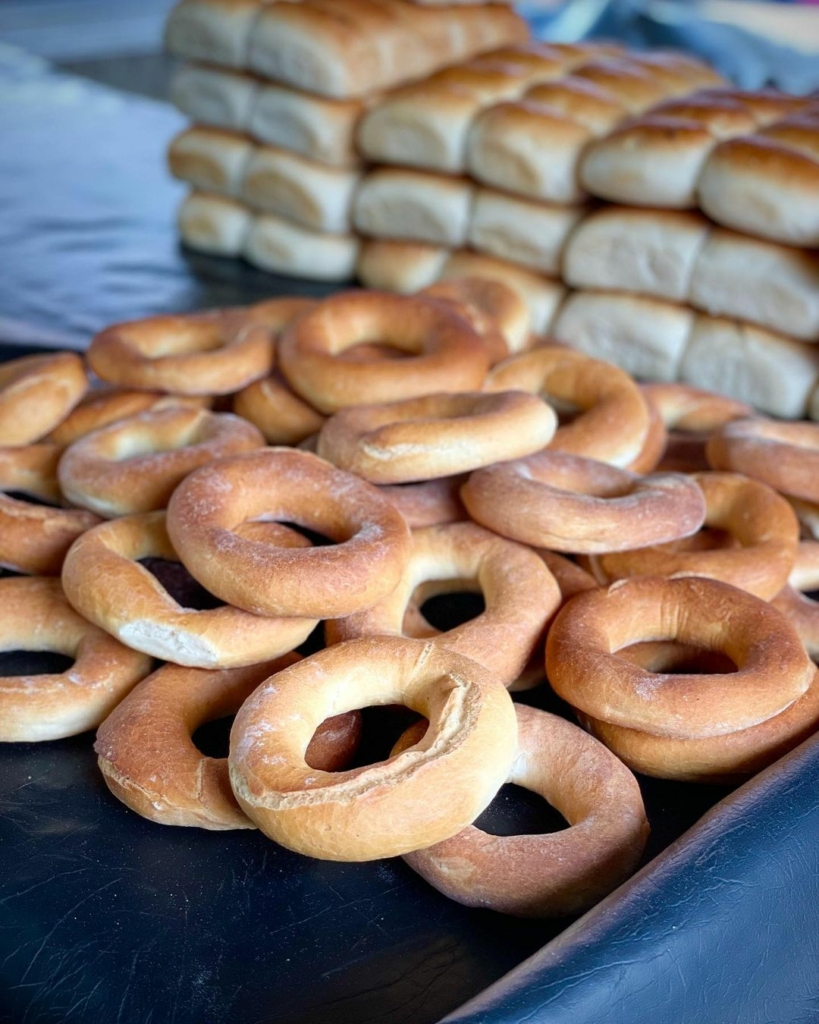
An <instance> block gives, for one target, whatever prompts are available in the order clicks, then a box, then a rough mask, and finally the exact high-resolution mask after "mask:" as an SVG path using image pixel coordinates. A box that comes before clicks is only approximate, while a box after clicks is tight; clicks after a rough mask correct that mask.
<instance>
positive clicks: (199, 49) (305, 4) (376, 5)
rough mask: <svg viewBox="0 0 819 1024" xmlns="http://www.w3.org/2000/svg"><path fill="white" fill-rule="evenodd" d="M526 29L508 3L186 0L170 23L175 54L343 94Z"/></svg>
mask: <svg viewBox="0 0 819 1024" xmlns="http://www.w3.org/2000/svg"><path fill="white" fill-rule="evenodd" d="M527 36H528V28H527V26H526V23H525V22H524V21H523V20H522V19H521V18H519V17H518V16H517V15H516V14H515V13H514V12H513V11H511V10H510V8H509V7H508V6H506V5H504V4H459V5H457V6H454V7H449V6H437V5H433V6H425V5H416V4H413V3H407V2H404V0H338V2H336V3H327V2H326V0H300V2H298V3H263V2H262V0H258V2H256V3H253V2H245V3H242V4H234V5H225V4H224V3H220V2H218V0H182V3H180V4H178V5H177V6H176V7H175V8H174V9H173V10H172V11H171V13H170V15H169V17H168V21H167V23H166V28H165V43H166V46H167V48H168V49H169V50H170V52H171V53H172V54H174V55H175V56H178V57H183V58H185V59H187V60H195V61H203V62H206V63H208V64H216V65H223V66H226V67H228V68H239V69H244V70H247V71H250V72H252V73H254V74H256V75H259V76H260V77H262V78H267V79H271V80H273V81H275V82H281V83H283V84H285V85H289V86H292V87H293V88H295V89H299V90H303V91H305V92H309V93H316V94H318V95H321V96H328V97H332V98H334V99H350V98H355V97H359V96H366V95H368V94H371V93H373V92H375V91H376V90H379V89H387V88H390V87H392V86H395V85H398V84H399V83H401V82H405V81H410V80H412V79H414V78H423V77H425V76H427V75H429V74H430V73H431V72H433V71H435V70H437V69H438V68H441V67H444V66H446V65H448V64H454V63H456V62H458V61H461V60H466V59H468V58H469V57H471V56H473V55H475V54H478V53H481V52H483V51H485V50H492V49H494V48H496V47H498V46H503V45H506V44H507V43H515V42H520V41H522V40H524V39H526V37H527Z"/></svg>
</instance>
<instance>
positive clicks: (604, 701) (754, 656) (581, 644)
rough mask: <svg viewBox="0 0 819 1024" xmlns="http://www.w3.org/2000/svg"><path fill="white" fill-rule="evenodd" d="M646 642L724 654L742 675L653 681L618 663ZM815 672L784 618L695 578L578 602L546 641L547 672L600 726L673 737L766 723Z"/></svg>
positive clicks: (653, 581)
mask: <svg viewBox="0 0 819 1024" xmlns="http://www.w3.org/2000/svg"><path fill="white" fill-rule="evenodd" d="M648 640H675V641H677V642H679V643H683V644H691V645H693V646H695V647H700V648H704V649H706V650H712V651H719V652H720V653H722V654H724V655H725V656H726V657H727V658H729V659H730V660H731V661H732V662H733V663H734V665H736V672H715V673H712V674H709V675H689V674H679V675H674V674H668V673H661V672H658V673H653V672H649V671H646V670H645V669H643V668H641V667H640V666H639V665H636V664H633V663H632V662H629V661H628V660H627V659H625V658H621V657H618V653H617V652H618V651H620V650H621V649H622V648H623V647H630V646H632V645H633V644H638V643H641V642H644V641H648ZM813 672H814V666H813V664H812V662H811V661H810V658H809V657H808V655H807V653H806V652H805V650H804V648H803V647H802V644H801V643H800V641H799V637H798V636H797V634H796V631H795V630H794V629H793V627H792V626H791V625H790V624H789V623H788V621H787V620H786V619H785V617H784V616H783V615H782V614H781V613H780V612H778V611H777V610H776V609H775V608H772V607H771V606H770V605H769V604H767V603H766V602H765V601H762V600H760V599H759V598H757V597H754V596H753V595H751V594H748V593H746V592H745V591H742V590H738V589H737V588H735V587H731V586H729V585H728V584H726V583H722V582H720V581H718V580H710V579H701V578H699V577H696V576H677V577H673V578H664V577H658V576H640V577H636V578H634V579H629V580H621V581H620V582H619V583H615V584H613V585H612V586H611V587H609V588H608V589H605V590H604V589H600V590H590V591H588V592H587V593H584V594H579V595H577V596H576V597H574V598H573V599H572V600H571V601H570V602H569V603H568V605H566V607H565V608H563V610H562V611H561V612H560V613H559V614H558V616H557V618H556V619H555V621H554V622H553V623H552V627H551V629H550V630H549V634H548V636H547V638H546V674H547V676H548V678H549V681H550V682H551V684H552V687H553V689H554V690H555V691H556V692H557V693H558V695H559V696H561V697H562V698H563V699H564V700H566V701H568V702H569V703H570V704H571V705H572V706H573V707H575V708H577V709H578V710H579V711H582V712H583V713H584V714H586V715H590V716H591V717H592V718H597V719H599V720H600V721H603V722H609V723H611V724H612V725H619V726H624V727H625V728H629V729H636V730H638V731H641V732H649V733H652V734H653V735H657V736H668V737H671V738H674V739H700V738H703V737H709V736H721V735H724V734H725V733H729V732H735V731H736V730H739V729H750V728H751V727H752V726H755V725H759V723H760V722H764V721H766V720H767V719H769V718H772V717H773V716H774V715H778V714H780V713H781V712H782V711H784V710H785V708H787V707H788V706H789V705H790V704H792V703H793V701H795V700H797V699H798V698H799V697H801V695H802V694H803V693H804V692H805V691H806V690H807V688H808V687H809V686H810V684H811V682H812V679H813Z"/></svg>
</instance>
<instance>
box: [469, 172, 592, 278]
mask: <svg viewBox="0 0 819 1024" xmlns="http://www.w3.org/2000/svg"><path fill="white" fill-rule="evenodd" d="M586 212H587V211H586V209H585V207H583V206H550V205H547V204H546V203H535V202H532V201H531V200H528V199H521V198H518V197H516V196H510V195H507V194H506V193H504V192H496V191H494V190H493V189H488V188H479V189H477V190H476V192H475V202H474V206H473V208H472V219H471V222H470V225H469V237H468V241H469V244H470V245H471V246H472V248H473V249H477V251H478V252H483V253H488V254H489V255H490V256H498V257H500V258H501V259H505V260H511V261H512V262H513V263H521V264H523V265H524V266H527V267H532V269H533V270H539V271H542V272H543V273H544V274H548V275H550V276H552V277H559V276H560V265H561V258H562V256H563V247H564V245H565V243H566V239H567V238H568V237H569V236H570V234H571V232H572V230H573V229H574V227H575V225H576V224H577V223H578V221H580V220H581V218H582V217H583V216H584V215H585V213H586Z"/></svg>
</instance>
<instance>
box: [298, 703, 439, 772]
mask: <svg viewBox="0 0 819 1024" xmlns="http://www.w3.org/2000/svg"><path fill="white" fill-rule="evenodd" d="M360 714H361V739H360V742H359V744H358V749H357V750H356V752H355V755H354V756H353V758H352V760H351V761H350V763H349V764H348V765H347V766H346V768H347V769H354V768H368V767H370V766H371V765H374V764H381V763H383V762H384V761H388V760H389V759H390V757H391V756H392V749H393V747H394V746H395V744H396V743H397V742H398V740H399V738H400V737H401V736H403V735H404V733H405V732H406V731H407V730H408V729H410V728H413V727H414V731H413V741H412V742H413V743H418V742H420V740H421V739H423V737H424V734H425V733H426V731H427V727H428V725H429V720H428V719H426V718H425V717H424V716H423V715H421V714H419V712H417V711H413V710H412V709H411V708H408V707H405V706H404V705H403V704H378V705H373V706H370V707H365V708H361V709H360ZM408 745H409V744H408ZM307 752H308V755H309V753H310V748H309V747H308V751H307ZM307 763H308V764H310V767H311V768H312V767H315V765H312V764H311V763H310V761H309V759H308V761H307Z"/></svg>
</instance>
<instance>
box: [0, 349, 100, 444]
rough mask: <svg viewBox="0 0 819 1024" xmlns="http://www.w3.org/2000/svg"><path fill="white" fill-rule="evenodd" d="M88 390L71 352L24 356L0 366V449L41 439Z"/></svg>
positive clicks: (79, 365)
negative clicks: (1, 446) (3, 446)
mask: <svg viewBox="0 0 819 1024" xmlns="http://www.w3.org/2000/svg"><path fill="white" fill-rule="evenodd" d="M87 388H88V378H87V377H86V375H85V367H84V366H83V361H82V359H81V358H80V357H79V356H78V355H76V354H75V353H73V352H59V353H57V354H56V355H43V356H24V357H23V358H22V359H12V360H9V362H6V363H3V365H2V366H0V445H26V444H31V443H32V442H34V441H38V440H39V439H40V438H41V437H45V435H46V434H48V433H49V431H51V430H53V429H54V428H55V427H56V426H57V425H58V424H59V423H60V422H61V421H62V420H64V419H65V417H66V416H67V415H68V414H69V413H70V412H71V410H72V409H73V408H74V406H75V405H76V404H77V403H78V402H79V401H80V399H81V398H82V396H83V395H84V394H85V392H86V390H87Z"/></svg>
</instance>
